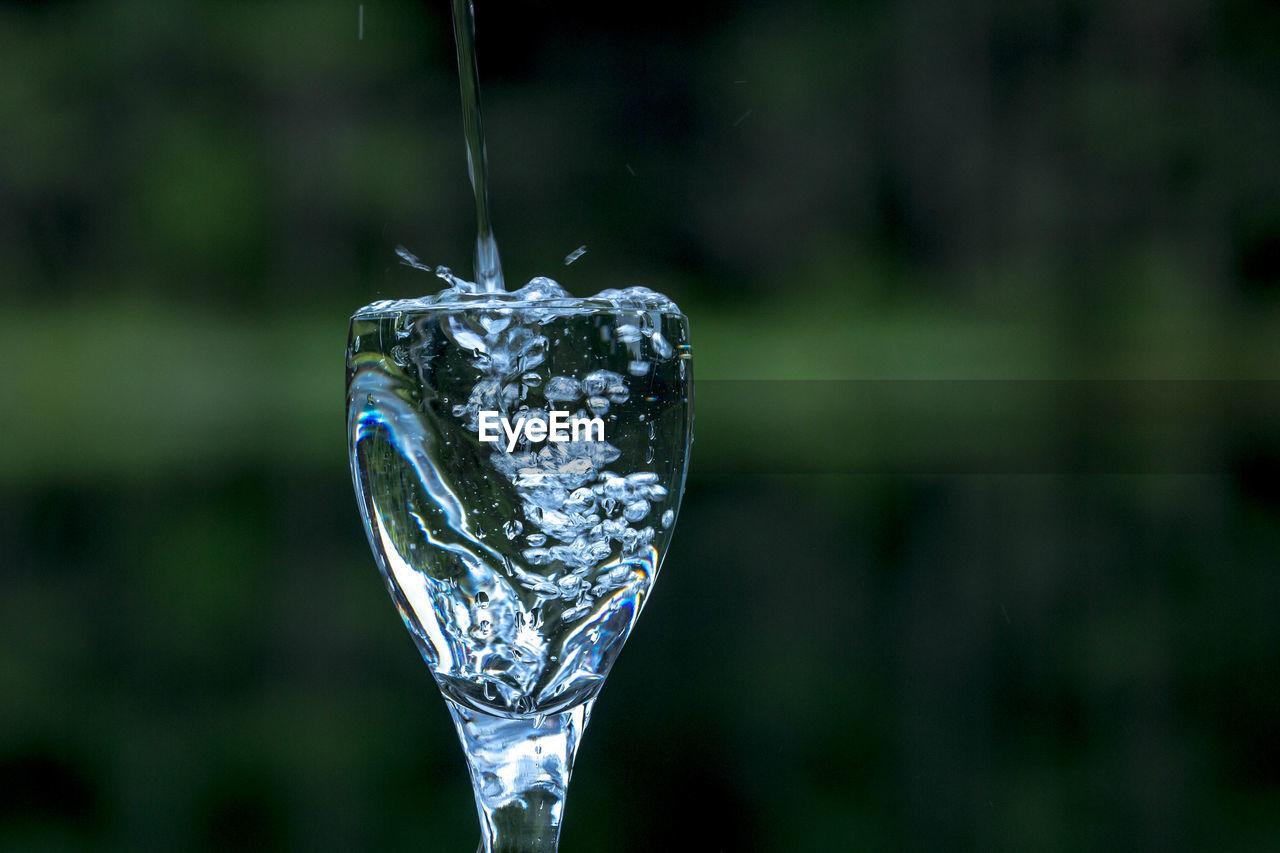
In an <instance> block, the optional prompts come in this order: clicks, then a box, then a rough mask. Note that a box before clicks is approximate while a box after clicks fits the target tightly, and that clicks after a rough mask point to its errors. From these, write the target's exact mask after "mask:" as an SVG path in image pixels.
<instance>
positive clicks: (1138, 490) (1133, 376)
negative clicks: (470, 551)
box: [0, 0, 1280, 853]
mask: <svg viewBox="0 0 1280 853" xmlns="http://www.w3.org/2000/svg"><path fill="white" fill-rule="evenodd" d="M447 5H448V4H447V3H446V2H445V0H432V2H430V3H425V2H407V0H406V2H396V0H371V2H367V3H365V4H363V33H362V34H361V32H360V31H359V20H360V12H359V4H356V3H348V2H344V3H316V2H300V0H285V1H283V2H276V0H264V2H258V3H254V4H238V3H214V2H208V0H205V2H195V0H171V2H159V1H158V0H78V2H75V1H74V0H66V2H44V3H41V2H25V3H14V2H9V3H5V4H3V5H0V363H2V364H3V373H2V374H0V377H2V378H0V398H2V399H3V404H2V405H0V847H2V848H4V849H12V850H22V851H28V850H78V849H105V850H131V851H132V850H197V851H198V850H205V849H210V850H212V849H228V848H231V849H273V850H274V849H278V850H358V849H368V850H372V849H377V850H410V849H416V850H429V851H435V850H439V851H460V850H470V849H471V846H470V845H472V844H474V843H475V839H476V837H477V835H478V832H477V829H476V821H475V816H474V811H473V806H472V802H471V795H470V790H469V785H468V782H467V779H466V771H465V767H464V764H463V761H462V756H461V751H460V749H459V748H458V746H457V744H456V740H455V736H454V733H453V731H452V728H451V725H450V723H449V720H448V716H447V714H446V712H445V709H444V705H443V703H442V701H441V699H440V698H439V697H438V695H437V694H436V691H435V688H434V686H433V685H432V684H431V682H430V679H429V677H428V674H427V670H426V668H425V666H424V665H423V664H422V662H421V661H420V660H419V659H418V657H417V655H416V653H415V651H414V649H413V646H412V644H411V642H410V641H409V638H408V636H407V635H406V634H405V631H404V629H403V627H402V626H401V625H400V623H399V619H398V618H397V617H396V614H395V612H394V610H393V609H392V607H391V606H390V602H389V601H388V600H387V595H386V593H385V592H384V590H383V587H382V584H381V583H380V581H379V578H378V576H377V572H376V570H375V568H374V564H373V560H372V558H371V556H370V554H369V551H368V547H367V544H366V542H365V538H364V534H363V532H362V529H361V526H360V523H359V518H358V515H357V511H356V507H355V501H354V499H353V494H352V491H351V486H350V482H349V475H348V470H347V464H346V459H345V446H344V442H345V434H344V415H343V411H342V407H343V385H342V383H343V364H342V359H343V347H344V343H345V334H346V322H347V317H348V316H349V315H350V314H351V312H352V311H353V310H354V309H356V308H357V307H359V306H360V305H362V304H364V303H366V302H369V301H371V300H373V299H375V298H383V297H395V296H408V295H417V294H420V293H424V292H427V291H430V290H434V289H435V288H436V282H435V281H433V280H431V279H429V278H428V277H426V276H424V275H422V274H420V273H415V272H413V271H411V270H407V269H405V268H403V267H400V266H398V265H397V264H396V261H395V257H394V255H393V250H394V247H395V246H396V245H397V244H404V245H406V246H408V247H409V248H410V249H412V250H413V251H414V252H415V253H417V254H418V255H419V256H421V257H422V258H424V259H425V260H427V261H429V262H430V263H444V264H448V265H450V266H453V267H454V268H455V269H458V270H459V271H463V272H469V270H470V258H471V240H472V239H473V231H472V229H473V221H474V220H473V211H472V208H471V206H470V199H469V186H468V184H467V177H466V168H465V160H464V154H463V146H462V141H461V122H460V110H459V105H458V94H457V88H456V70H455V66H454V57H453V55H452V51H453V45H452V38H451V31H450V29H449V27H450V23H449V17H448V8H447ZM478 5H479V7H480V8H479V9H478V10H477V17H478V27H479V35H478V38H479V59H480V70H481V77H482V82H483V85H484V89H483V91H484V98H485V107H486V123H487V130H488V133H489V153H490V163H491V175H492V180H493V187H492V198H493V206H494V211H495V226H496V230H497V235H498V239H499V243H500V246H501V248H502V251H503V259H504V262H505V267H506V272H507V278H508V281H511V282H517V283H518V282H521V281H523V280H526V279H527V278H529V277H531V276H533V275H537V274H545V275H550V276H552V277H555V278H558V279H559V280H560V281H561V282H562V283H563V284H565V285H566V286H567V287H568V288H569V289H570V290H572V291H574V292H576V293H578V294H586V293H591V292H595V291H596V290H598V289H600V288H603V287H614V286H626V285H630V284H636V283H643V284H647V285H649V286H650V287H653V288H655V289H658V290H662V291H664V292H666V293H668V294H669V295H671V296H672V297H673V298H675V299H676V300H677V301H678V302H679V303H680V304H681V306H682V307H683V308H684V309H685V311H686V313H688V314H689V315H690V316H691V318H692V329H693V341H694V352H695V367H696V371H697V375H698V378H699V383H700V384H699V397H698V427H697V443H696V445H695V447H694V459H693V465H692V473H691V476H690V481H689V486H688V492H687V495H686V500H685V505H684V510H683V512H682V514H681V521H680V525H679V527H678V529H677V532H676V536H675V542H674V545H673V546H672V550H671V552H670V554H669V556H668V558H667V561H666V564H665V568H664V572H663V580H662V582H661V583H660V584H659V585H658V586H657V588H656V592H655V594H654V596H653V598H652V600H651V601H650V604H649V607H648V609H647V614H646V616H645V617H644V619H642V620H641V621H640V623H639V627H638V628H637V631H636V633H635V635H634V636H633V637H632V639H631V641H630V643H629V645H628V648H627V651H626V652H625V653H624V654H623V656H622V658H621V660H620V662H619V664H618V666H617V667H616V669H615V671H614V674H613V676H612V677H611V679H610V682H609V684H608V686H607V687H606V689H605V690H604V693H603V695H602V698H601V700H600V702H599V704H598V705H597V714H596V717H595V719H594V720H593V722H592V724H591V728H590V730H589V731H588V733H587V736H586V740H585V744H584V748H583V751H582V753H581V757H580V759H579V762H578V765H577V770H576V772H575V775H574V780H575V783H574V786H573V787H572V788H571V789H570V798H569V801H568V809H567V819H566V824H565V826H566V828H565V832H564V836H563V843H562V849H563V850H565V851H566V853H573V851H600V850H608V851H611V853H630V852H631V851H637V853H639V852H640V851H653V850H707V851H716V850H725V851H831V850H843V849H863V850H920V851H935V850H1010V851H1022V850H1037V851H1039V850H1045V851H1052V850H1083V849H1090V850H1096V849H1115V850H1132V849H1142V850H1159V851H1171V850H1174V851H1176V850H1206V849H1214V850H1242V851H1254V850H1256V851H1263V850H1275V849H1280V726H1277V720H1280V621H1278V620H1277V618H1276V615H1277V612H1280V436H1278V434H1277V433H1278V430H1277V425H1278V424H1280V418H1277V417H1276V415H1277V413H1278V412H1280V390H1277V384H1278V383H1277V381H1276V380H1277V379H1280V376H1277V371H1276V365H1277V364H1278V363H1280V361H1278V359H1280V49H1278V48H1277V45H1280V7H1277V5H1276V4H1275V3H1273V2H1266V0H1224V1H1223V2H1210V0H1123V2H1109V3H1108V2H1100V0H1022V2H1018V3H996V2H990V0H899V2H887V0H883V2H836V0H826V2H818V1H817V0H786V2H784V0H757V2H741V0H740V2H729V0H714V2H708V3H701V4H695V6H694V7H692V8H690V7H689V6H687V5H685V4H665V5H661V4H660V5H656V6H655V5H648V6H640V5H630V4H628V5H624V6H623V7H617V6H614V5H609V4H601V3H582V2H573V1H572V0H569V2H558V3H550V2H545V0H513V2H505V3H489V2H486V0H480V2H479V3H478ZM361 35H362V36H363V37H361ZM582 244H585V245H586V246H587V254H586V255H585V256H583V257H582V258H581V259H580V260H578V261H577V262H576V263H575V264H574V265H573V266H571V267H565V266H564V264H563V260H562V259H563V258H564V256H565V255H566V254H567V253H569V252H570V251H572V250H573V249H575V248H577V247H578V246H579V245H582ZM818 380H822V381H818Z"/></svg>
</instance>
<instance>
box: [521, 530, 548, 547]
mask: <svg viewBox="0 0 1280 853" xmlns="http://www.w3.org/2000/svg"><path fill="white" fill-rule="evenodd" d="M525 541H527V542H528V543H529V544H530V545H532V546H533V547H535V548H538V547H541V546H543V545H546V544H547V537H546V536H544V535H543V534H541V533H530V534H529V535H528V536H526V537H525Z"/></svg>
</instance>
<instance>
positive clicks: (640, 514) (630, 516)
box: [622, 498, 649, 521]
mask: <svg viewBox="0 0 1280 853" xmlns="http://www.w3.org/2000/svg"><path fill="white" fill-rule="evenodd" d="M648 514H649V502H648V501H647V500H645V499H644V498H641V499H640V500H638V501H633V502H631V503H629V504H627V508H626V509H625V510H624V511H623V513H622V515H623V517H624V518H626V520H627V521H639V520H640V519H642V518H644V517H645V516H646V515H648Z"/></svg>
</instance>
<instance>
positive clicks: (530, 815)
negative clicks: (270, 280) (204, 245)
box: [347, 288, 693, 853]
mask: <svg viewBox="0 0 1280 853" xmlns="http://www.w3.org/2000/svg"><path fill="white" fill-rule="evenodd" d="M633 290H634V291H635V292H639V291H640V290H641V289H638V288H637V289H633ZM609 294H612V297H609V296H608V295H609ZM627 294H630V295H629V296H628V295H627ZM645 294H647V296H646V295H645ZM692 401H693V372H692V368H691V362H690V348H689V331H688V320H687V318H686V317H685V316H684V315H683V314H681V313H679V310H678V309H677V308H676V307H675V306H674V304H672V303H670V301H669V300H666V299H665V297H659V296H658V295H657V294H652V293H651V292H650V291H643V294H641V295H638V296H637V295H636V293H633V292H632V291H606V292H605V293H604V294H601V295H600V297H594V298H592V299H586V300H581V299H566V298H551V299H546V298H544V299H536V300H530V299H528V298H527V296H524V295H521V292H517V293H514V294H507V293H500V294H470V295H463V296H457V297H454V298H451V299H448V300H444V301H442V302H433V300H431V299H426V300H404V301H400V302H381V303H374V304H373V305H371V306H368V307H367V308H365V309H362V310H361V311H359V312H357V313H356V314H355V315H354V316H353V317H352V319H351V329H350V339H349V345H348V350H347V423H348V438H349V450H350V455H351V470H352V476H353V478H354V481H355V487H356V493H357V497H358V500H359V504H360V512H361V515H362V517H363V519H364V523H365V529H366V531H367V533H368V535H369V542H370V545H371V546H372V549H373V553H374V557H375V559H376V561H377V563H378V568H379V570H380V571H381V573H382V576H383V579H384V580H385V582H386V585H387V589H388V591H389V592H390V593H391V597H392V600H393V601H394V602H395V605H396V608H397V609H398V610H399V611H400V616H401V618H402V619H403V620H404V623H405V625H406V626H407V627H408V629H409V632H410V634H411V636H412V637H413V640H414V642H415V643H416V644H417V646H418V649H419V651H420V652H421V653H422V656H423V658H425V659H426V661H427V664H428V665H429V666H430V667H431V672H432V674H433V675H434V676H435V678H436V682H437V683H438V685H439V687H440V690H441V692H442V693H443V694H444V697H445V700H446V704H447V705H448V708H449V712H450V714H451V715H452V716H453V720H454V723H455V725H456V727H457V730H458V736H459V738H460V740H461V742H462V746H463V749H464V751H465V753H466V758H467V764H468V768H469V770H470V774H471V781H472V787H473V790H474V793H475V799H476V806H477V810H478V812H479V816H480V824H481V831H482V838H481V843H480V847H479V849H480V850H481V851H485V853H489V851H522V853H523V851H555V850H556V849H557V843H558V839H559V833H560V822H561V817H562V814H563V807H564V799H565V794H566V788H567V786H568V783H569V775H570V772H571V771H572V769H573V760H574V756H575V753H576V751H577V747H578V743H579V740H580V739H581V737H582V732H583V730H584V728H585V727H586V724H587V721H588V718H589V717H590V714H591V708H592V706H593V704H594V702H595V699H596V696H597V695H598V694H599V692H600V688H601V686H602V685H603V683H604V679H605V677H606V676H607V675H608V673H609V669H610V667H611V666H612V665H613V662H614V660H615V659H616V658H617V656H618V653H619V651H620V650H621V649H622V646H623V643H624V642H625V641H626V639H627V636H628V635H629V634H630V632H631V629H632V627H633V626H634V625H635V622H636V619H637V618H638V617H639V615H640V611H641V609H642V608H643V606H644V603H645V601H646V599H647V597H648V594H649V592H650V590H651V589H652V587H653V583H654V581H655V580H656V579H657V575H658V570H659V567H660V566H661V563H662V558H663V555H664V554H665V552H666V549H667V545H668V544H669V542H670V539H671V532H672V527H673V525H674V521H675V517H676V514H677V513H678V512H679V505H680V499H681V497H682V495H683V491H684V481H685V474H686V472H687V466H688V458H689V449H690V445H691V442H692V422H693V409H692Z"/></svg>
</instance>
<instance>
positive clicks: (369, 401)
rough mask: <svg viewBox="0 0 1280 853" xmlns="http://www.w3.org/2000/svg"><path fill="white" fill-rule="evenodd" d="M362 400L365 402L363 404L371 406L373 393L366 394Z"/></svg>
mask: <svg viewBox="0 0 1280 853" xmlns="http://www.w3.org/2000/svg"><path fill="white" fill-rule="evenodd" d="M364 402H365V404H366V405H369V406H372V405H373V395H372V394H369V395H367V396H366V397H365V398H364Z"/></svg>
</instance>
